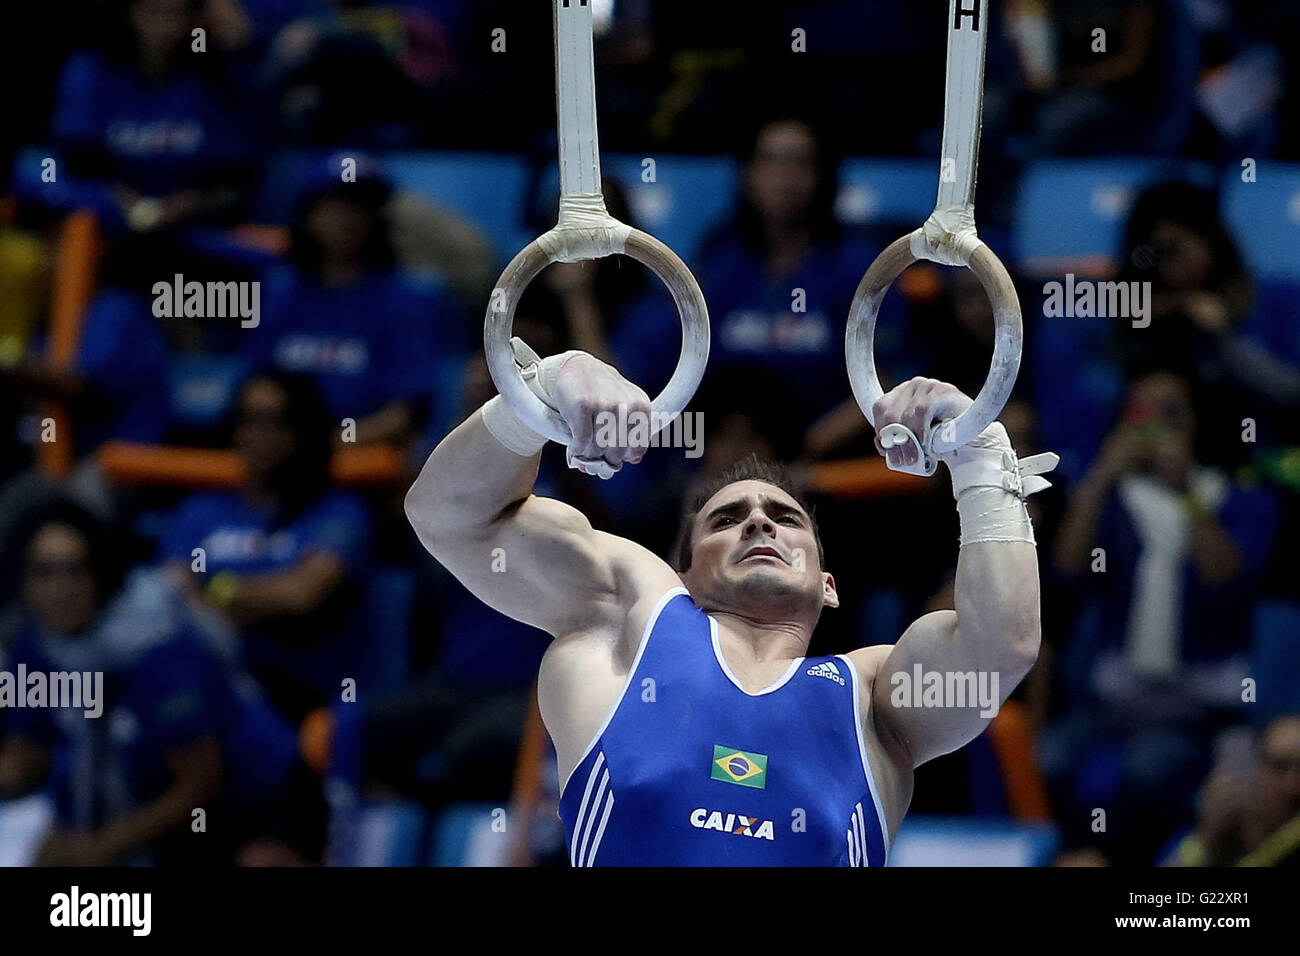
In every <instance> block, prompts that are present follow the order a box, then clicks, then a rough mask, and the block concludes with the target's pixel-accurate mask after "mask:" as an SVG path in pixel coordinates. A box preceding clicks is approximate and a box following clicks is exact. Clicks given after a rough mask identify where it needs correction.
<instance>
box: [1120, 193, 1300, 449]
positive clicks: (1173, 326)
mask: <svg viewBox="0 0 1300 956" xmlns="http://www.w3.org/2000/svg"><path fill="white" fill-rule="evenodd" d="M1125 250H1126V253H1127V255H1126V257H1125V259H1124V262H1125V265H1126V269H1125V275H1124V278H1126V279H1130V280H1134V281H1142V282H1150V283H1151V290H1152V295H1151V305H1152V317H1151V327H1150V328H1149V329H1138V330H1134V332H1133V333H1132V334H1131V335H1129V336H1128V337H1127V339H1126V344H1127V353H1128V358H1129V361H1130V362H1134V363H1139V364H1140V363H1142V362H1147V363H1148V364H1149V363H1150V362H1152V361H1159V362H1162V363H1167V364H1170V365H1173V366H1176V367H1180V368H1182V369H1183V370H1184V371H1185V372H1186V374H1188V375H1193V376H1195V377H1196V379H1197V381H1198V382H1199V383H1200V384H1201V385H1203V386H1205V387H1206V388H1205V391H1204V394H1205V395H1206V397H1207V398H1208V399H1209V401H1208V402H1206V403H1204V404H1203V407H1201V408H1198V413H1199V415H1200V418H1201V419H1202V427H1203V428H1204V429H1205V431H1206V434H1207V436H1210V435H1212V436H1213V438H1212V442H1211V444H1212V446H1213V447H1212V448H1211V447H1207V449H1206V451H1207V452H1212V453H1214V454H1216V455H1218V456H1220V457H1218V458H1217V459H1216V460H1217V461H1218V462H1219V463H1221V464H1225V465H1235V464H1239V463H1241V461H1242V458H1243V455H1244V454H1245V453H1246V452H1248V451H1249V450H1250V449H1249V447H1248V445H1247V444H1246V443H1243V442H1242V441H1241V430H1242V428H1243V424H1242V419H1243V418H1247V417H1249V418H1252V419H1254V420H1255V421H1256V422H1257V425H1258V434H1257V435H1256V442H1258V443H1264V444H1269V443H1275V442H1277V441H1279V440H1286V441H1288V442H1296V441H1300V431H1298V430H1297V429H1296V426H1295V423H1294V419H1295V416H1294V412H1295V410H1296V409H1297V408H1300V286H1297V285H1296V284H1295V283H1294V282H1292V281H1290V280H1285V279H1282V278H1280V277H1262V278H1261V277H1253V276H1251V275H1250V274H1249V272H1248V271H1247V269H1246V266H1245V264H1244V263H1243V261H1242V258H1241V254H1240V252H1239V251H1238V249H1237V246H1236V243H1235V242H1234V241H1233V240H1232V237H1231V236H1230V235H1229V233H1228V230H1227V227H1226V226H1225V225H1224V224H1223V220H1222V219H1221V218H1220V215H1219V210H1218V204H1217V202H1216V200H1215V197H1214V196H1213V195H1212V194H1210V193H1207V192H1205V191H1203V190H1199V189H1196V188H1195V187H1193V186H1190V185H1188V184H1187V183H1165V184H1162V185H1159V186H1154V187H1152V188H1150V189H1148V190H1147V191H1146V192H1144V193H1143V194H1142V195H1141V196H1139V197H1138V199H1137V202H1136V203H1135V204H1134V206H1133V211H1132V213H1131V214H1130V216H1129V222H1128V228H1127V234H1126V241H1125Z"/></svg>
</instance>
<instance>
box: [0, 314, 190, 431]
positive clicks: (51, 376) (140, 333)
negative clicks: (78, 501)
mask: <svg viewBox="0 0 1300 956" xmlns="http://www.w3.org/2000/svg"><path fill="white" fill-rule="evenodd" d="M167 344H168V343H167V334H166V331H165V330H164V329H163V327H162V325H161V324H160V323H159V321H158V320H157V319H155V318H154V317H153V315H152V314H151V312H150V305H149V300H148V299H147V298H145V297H144V296H142V295H136V294H133V293H131V292H129V291H126V290H124V289H116V288H106V289H104V290H103V291H101V292H100V293H99V294H98V295H97V296H96V297H95V300H94V301H93V302H92V303H91V306H90V308H89V310H88V311H87V313H86V318H85V320H84V324H83V325H82V328H81V335H80V337H79V339H78V342H77V352H76V357H75V360H74V362H73V364H72V366H71V367H70V368H66V369H65V368H60V367H58V366H55V365H53V364H51V363H49V362H46V361H45V360H43V359H40V358H32V357H29V358H26V359H24V360H23V362H22V363H20V364H19V365H17V366H15V367H14V368H13V369H11V370H10V371H9V372H8V373H7V374H8V375H10V376H12V378H13V381H14V382H15V384H16V386H17V387H18V389H19V390H20V391H21V392H22V393H23V394H24V395H26V396H27V397H29V398H31V399H40V400H45V401H52V402H56V403H59V404H62V405H64V406H65V407H66V408H68V410H69V413H70V415H71V418H72V425H73V440H74V441H75V442H76V449H77V453H78V455H86V454H89V453H90V452H93V451H94V450H95V449H96V448H97V447H98V446H99V445H100V444H101V443H103V442H104V441H106V440H107V439H110V438H119V439H123V440H125V441H139V442H159V441H162V439H163V437H164V436H165V435H166V432H167V425H168V415H167V406H168V395H167V373H168V351H167Z"/></svg>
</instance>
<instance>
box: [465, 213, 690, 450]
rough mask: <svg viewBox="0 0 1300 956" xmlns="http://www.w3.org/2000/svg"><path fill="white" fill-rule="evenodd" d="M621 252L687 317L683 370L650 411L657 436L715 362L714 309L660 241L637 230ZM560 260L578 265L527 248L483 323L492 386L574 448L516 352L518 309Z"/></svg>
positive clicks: (525, 418) (532, 423) (536, 427)
mask: <svg viewBox="0 0 1300 956" xmlns="http://www.w3.org/2000/svg"><path fill="white" fill-rule="evenodd" d="M615 252H622V254H623V255H627V256H630V257H631V258H633V259H635V260H636V261H637V262H640V263H642V264H643V265H645V266H646V267H647V268H649V269H650V270H651V271H652V272H653V273H654V274H655V275H657V276H658V277H659V280H660V281H661V282H663V284H664V285H665V286H667V287H668V291H669V292H670V293H671V294H672V297H673V302H674V303H675V304H676V306H677V313H678V315H679V316H680V318H681V323H682V350H681V355H680V356H679V357H678V359H677V368H676V370H674V372H673V376H672V378H670V379H669V380H668V384H667V385H666V386H664V390H663V391H662V392H660V393H659V396H658V397H657V398H656V399H655V400H654V401H653V402H652V403H651V406H650V409H651V418H650V422H651V427H652V429H653V431H652V432H651V434H654V433H655V432H658V431H659V430H660V429H662V428H664V427H666V426H667V425H669V424H671V423H672V421H673V420H674V419H675V418H676V417H677V416H678V415H680V414H681V412H682V409H684V408H685V407H686V405H687V403H688V402H690V400H691V398H692V396H694V395H695V390H696V389H697V388H698V387H699V384H700V380H701V379H702V378H703V377H704V368H705V365H706V364H707V363H708V359H709V310H708V306H707V305H705V302H704V293H703V292H702V291H701V290H700V284H699V283H698V282H697V281H696V280H695V276H694V275H692V274H691V270H690V269H688V268H687V267H686V263H684V262H682V260H681V259H680V258H679V257H678V255H677V254H676V253H675V252H673V251H672V250H671V249H669V248H668V247H667V246H666V245H664V244H663V243H662V242H660V241H659V240H658V239H656V238H655V237H654V236H651V235H650V234H648V233H645V232H642V231H641V230H640V229H632V230H631V231H630V232H629V233H628V236H627V241H626V244H625V245H624V248H623V249H621V250H617V249H616V250H615ZM610 254H613V253H610ZM584 258H585V257H584ZM591 258H601V257H600V256H593V257H591ZM555 261H572V260H560V259H559V258H552V256H551V255H550V254H548V253H547V252H546V250H544V249H543V248H542V246H541V245H540V244H539V240H537V239H534V240H533V241H532V242H530V243H529V244H528V245H526V246H525V247H524V248H523V249H522V250H520V252H519V253H518V255H516V256H515V257H514V259H512V260H511V261H510V264H509V265H507V266H506V268H505V271H504V272H502V273H501V278H500V279H499V280H498V282H497V285H496V288H495V289H493V290H492V298H491V300H490V301H489V303H488V310H487V319H486V321H485V322H484V323H483V350H484V354H485V355H486V356H487V363H488V371H489V372H490V373H491V375H492V381H493V382H494V383H495V384H496V387H497V391H498V392H500V393H501V397H502V398H503V399H504V400H505V403H506V405H507V406H508V407H509V408H510V410H511V411H512V412H514V414H515V416H516V417H517V418H518V419H519V420H520V421H522V422H523V423H524V424H525V425H527V426H528V427H529V428H531V429H532V430H533V431H535V432H537V433H538V434H539V435H545V436H546V437H547V438H550V439H551V440H553V441H557V442H560V443H561V444H568V442H569V441H570V440H571V437H572V436H571V435H570V434H569V429H568V428H567V427H566V426H565V424H564V420H563V419H562V418H561V417H560V415H559V413H558V412H556V411H555V410H554V409H553V408H550V407H548V406H547V405H546V403H544V402H543V401H542V400H541V399H540V398H538V397H537V396H536V395H534V394H533V393H532V392H531V391H529V389H528V386H527V385H525V384H524V380H523V377H522V376H521V374H520V369H519V366H518V365H517V364H516V363H515V357H514V351H513V350H512V349H511V347H510V337H511V329H512V327H513V325H514V317H515V307H516V306H517V305H518V304H519V298H520V296H521V295H522V294H523V291H524V289H525V288H526V287H527V285H528V283H530V282H532V281H533V279H535V278H537V276H538V274H539V273H541V271H542V270H543V269H545V268H546V267H547V266H548V265H550V264H551V263H552V262H555Z"/></svg>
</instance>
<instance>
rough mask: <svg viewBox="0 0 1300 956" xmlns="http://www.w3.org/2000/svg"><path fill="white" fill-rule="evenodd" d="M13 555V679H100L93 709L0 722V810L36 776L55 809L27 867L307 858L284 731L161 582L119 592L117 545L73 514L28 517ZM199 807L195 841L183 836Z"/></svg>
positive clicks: (305, 810)
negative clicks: (249, 849) (19, 573)
mask: <svg viewBox="0 0 1300 956" xmlns="http://www.w3.org/2000/svg"><path fill="white" fill-rule="evenodd" d="M22 543H23V549H24V554H25V559H26V560H25V576H24V593H25V597H26V607H27V612H26V617H25V619H24V622H23V626H22V629H21V631H20V633H19V637H18V641H17V643H16V646H15V647H14V650H13V654H12V662H13V664H14V666H19V665H22V666H25V667H26V668H27V671H28V673H29V674H31V673H34V672H41V673H47V674H49V673H54V672H66V673H72V672H80V673H91V674H95V675H98V678H97V679H102V685H101V693H102V696H101V697H100V698H99V699H98V700H97V701H96V702H95V707H94V708H89V707H62V706H59V707H25V708H12V709H6V710H5V712H4V717H5V725H4V728H3V730H4V737H3V745H2V746H0V798H11V797H15V796H19V795H22V794H24V793H27V792H29V791H31V790H32V789H34V788H36V787H38V786H40V785H42V784H43V783H44V782H46V780H47V778H48V781H49V783H50V786H51V791H52V795H53V797H54V801H55V804H56V808H57V824H56V829H55V830H54V831H53V832H52V833H51V834H50V835H49V836H48V838H47V839H46V841H45V844H44V846H43V848H42V849H41V852H40V857H39V862H41V863H45V864H49V865H56V866H68V865H84V866H105V865H109V864H124V863H140V862H156V863H169V862H170V863H180V862H184V863H194V862H201V861H209V862H214V863H223V862H225V863H229V862H232V861H233V860H234V858H235V853H236V850H237V848H238V847H239V846H240V845H242V844H245V843H247V842H249V841H252V840H256V841H257V842H258V844H259V845H260V846H262V847H263V852H267V851H268V850H269V848H270V847H272V846H275V847H278V852H277V854H276V858H277V859H278V860H279V861H280V862H289V861H302V860H309V859H319V854H320V850H321V845H322V843H323V824H324V816H323V802H322V800H321V797H320V795H319V792H318V785H316V784H315V783H314V782H313V781H312V779H311V777H310V775H309V773H308V771H307V770H306V768H305V766H304V765H303V764H302V763H301V761H300V760H299V759H298V757H297V747H296V740H295V736H294V734H293V731H292V729H291V728H290V727H289V726H288V725H286V724H285V723H284V722H283V721H282V720H281V719H280V718H279V717H278V716H276V715H275V714H274V712H273V711H272V710H271V709H270V707H269V706H268V705H267V704H266V703H265V702H264V701H263V700H262V699H261V698H260V696H259V694H258V692H257V691H256V689H255V688H252V687H251V686H249V685H248V684H247V682H246V679H242V680H241V679H240V678H238V677H237V676H236V675H235V674H234V673H233V672H231V671H229V670H228V669H227V668H226V666H225V665H224V664H223V663H222V661H221V659H220V657H219V656H218V655H217V653H216V652H215V650H214V648H213V647H212V646H210V645H209V644H208V643H207V640H206V639H205V637H204V636H203V635H202V633H201V632H200V630H199V629H198V628H197V626H196V624H195V622H194V621H193V620H192V619H191V618H190V617H189V616H188V614H187V611H186V607H185V605H184V603H183V602H182V601H181V600H180V599H179V596H178V595H177V594H176V592H174V591H173V590H172V589H171V588H170V587H169V586H168V585H167V584H166V582H165V580H164V579H163V578H162V577H161V576H159V575H158V574H156V573H153V572H148V571H136V572H134V573H132V574H131V576H130V577H128V578H127V579H126V581H125V583H124V584H123V583H122V575H123V573H124V572H125V565H124V560H123V559H124V558H125V556H126V555H125V554H124V553H123V549H122V547H121V544H120V539H118V538H114V537H112V536H110V534H109V532H108V529H107V528H106V527H105V526H104V525H102V524H100V523H99V522H98V521H97V520H96V519H94V518H92V517H90V516H89V515H88V514H87V513H86V512H84V511H82V510H81V509H79V508H77V507H76V506H72V505H67V504H60V505H56V506H54V507H52V508H50V509H48V510H46V511H44V512H42V513H41V514H39V515H38V516H36V517H35V518H34V520H33V521H32V522H31V524H30V525H29V526H28V528H27V530H26V533H25V534H24V535H23V540H22ZM89 692H90V691H87V693H89ZM51 703H53V702H51ZM83 703H87V702H86V700H85V698H83ZM95 709H98V710H99V713H98V714H95V713H94V711H95ZM88 711H89V712H88ZM196 807H201V808H203V809H204V811H205V814H206V815H205V818H204V823H205V829H203V830H192V828H191V824H192V821H193V814H194V810H195V808H196Z"/></svg>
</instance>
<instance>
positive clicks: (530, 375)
mask: <svg viewBox="0 0 1300 956" xmlns="http://www.w3.org/2000/svg"><path fill="white" fill-rule="evenodd" d="M510 347H511V349H513V350H514V353H515V364H516V365H518V366H519V375H520V377H521V378H522V379H523V380H524V384H525V385H527V386H528V389H529V391H531V392H532V393H533V394H534V395H536V396H537V397H538V398H540V399H541V400H542V402H543V403H544V404H545V405H546V406H547V407H549V408H552V409H555V411H556V412H558V411H559V409H558V408H557V407H556V405H555V399H554V398H552V396H553V395H554V394H555V382H556V380H557V379H558V378H559V375H560V369H562V368H563V367H564V364H565V363H566V362H568V361H569V359H571V358H573V357H574V356H575V355H587V354H588V353H586V352H583V351H581V350H579V349H570V350H569V351H567V352H561V353H560V354H558V355H548V356H547V357H546V358H540V357H539V356H538V355H537V353H536V352H534V351H533V350H532V349H531V348H530V347H529V345H528V343H527V342H525V341H524V340H523V339H521V338H519V337H518V336H515V337H514V338H511V340H510ZM483 424H484V425H486V426H487V430H488V431H489V432H491V433H492V437H494V438H495V439H496V440H497V441H499V442H501V444H503V445H505V446H506V447H507V448H509V449H510V450H511V451H512V452H514V453H515V454H516V455H522V456H524V457H525V458H530V457H532V456H533V455H536V454H537V453H538V452H539V451H541V450H542V448H543V447H544V446H545V445H546V442H547V439H546V436H544V435H539V434H537V432H535V431H533V430H532V429H531V428H529V427H528V426H527V425H525V424H524V423H523V422H521V421H520V420H519V418H518V417H517V416H516V415H515V414H514V413H513V412H512V411H510V408H509V407H508V406H507V405H506V403H505V399H503V398H502V397H501V396H500V395H497V396H496V397H495V398H493V399H492V400H491V401H489V402H488V403H487V404H486V405H484V406H483ZM564 457H565V461H566V462H567V463H568V465H569V467H570V468H574V469H576V470H578V471H581V472H583V473H584V474H587V475H596V476H597V477H599V478H604V479H609V478H612V477H613V476H614V474H615V472H617V471H618V470H619V469H618V468H616V467H615V466H613V465H611V464H610V463H609V462H607V461H605V460H604V459H603V458H580V457H578V456H577V455H575V454H574V453H573V449H572V448H568V447H566V448H565V454H564ZM620 467H621V466H620Z"/></svg>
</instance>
